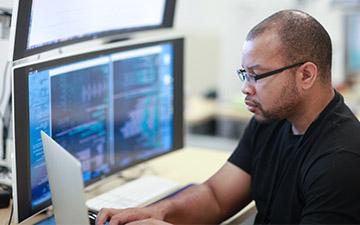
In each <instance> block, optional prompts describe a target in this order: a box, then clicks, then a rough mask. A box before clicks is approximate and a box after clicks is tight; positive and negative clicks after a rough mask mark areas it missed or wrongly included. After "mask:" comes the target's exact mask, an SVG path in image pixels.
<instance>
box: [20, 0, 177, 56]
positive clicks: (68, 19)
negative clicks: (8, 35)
mask: <svg viewBox="0 0 360 225" xmlns="http://www.w3.org/2000/svg"><path fill="white" fill-rule="evenodd" d="M17 1H18V8H17V14H16V17H17V19H16V27H15V40H14V50H13V59H14V60H17V59H21V58H24V57H27V56H29V55H33V54H37V53H40V52H43V51H47V50H50V49H54V48H58V47H61V46H64V45H68V44H72V43H77V42H80V41H84V40H89V39H94V38H98V37H105V36H110V35H115V34H124V35H125V36H127V35H129V33H131V32H135V31H143V30H150V29H158V28H165V27H171V26H172V25H173V20H174V11H175V2H176V0H103V1H98V0H51V1H49V0H35V1H34V0H17Z"/></svg>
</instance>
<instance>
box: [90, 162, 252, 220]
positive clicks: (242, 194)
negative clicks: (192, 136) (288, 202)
mask: <svg viewBox="0 0 360 225" xmlns="http://www.w3.org/2000/svg"><path fill="white" fill-rule="evenodd" d="M250 184H251V177H250V175H249V174H248V173H246V172H245V171H243V170H242V169H240V168H238V167H237V166H235V165H233V164H231V163H229V162H227V163H225V165H224V166H223V167H222V168H221V169H220V170H219V171H218V172H217V173H215V174H214V175H213V176H212V177H211V178H210V179H208V180H207V181H206V182H204V183H202V184H199V185H194V186H192V187H190V188H188V189H186V190H184V191H182V192H181V193H179V194H177V195H176V196H174V197H172V198H169V199H166V200H164V201H161V202H159V203H157V204H154V205H151V206H148V207H145V208H135V209H125V210H116V209H102V210H101V211H100V213H99V214H98V218H97V222H98V224H103V223H104V222H105V221H106V220H108V219H111V221H110V225H113V224H125V223H129V222H132V221H137V220H144V219H147V218H154V219H158V220H163V221H167V222H170V223H182V224H191V223H203V224H204V223H219V222H221V221H223V220H225V219H227V218H228V217H230V216H232V215H233V214H234V213H236V212H238V211H239V210H240V209H242V208H243V207H244V206H246V205H247V204H248V203H249V202H250V201H251V198H250Z"/></svg>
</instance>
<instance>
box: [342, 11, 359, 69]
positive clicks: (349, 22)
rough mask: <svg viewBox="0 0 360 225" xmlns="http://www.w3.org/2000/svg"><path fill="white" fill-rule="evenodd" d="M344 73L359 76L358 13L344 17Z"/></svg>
mask: <svg viewBox="0 0 360 225" xmlns="http://www.w3.org/2000/svg"><path fill="white" fill-rule="evenodd" d="M345 24H346V28H345V29H346V32H345V34H346V38H345V40H346V73H347V75H348V76H354V75H359V74H360V41H359V40H360V13H354V14H349V15H347V16H346V22H345Z"/></svg>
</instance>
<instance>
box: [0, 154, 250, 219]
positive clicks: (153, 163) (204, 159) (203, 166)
mask: <svg viewBox="0 0 360 225" xmlns="http://www.w3.org/2000/svg"><path fill="white" fill-rule="evenodd" d="M229 154H230V153H229V152H225V151H218V150H210V149H202V148H184V149H182V150H179V151H175V152H173V153H171V154H167V155H164V156H161V157H158V158H156V159H153V160H150V161H148V162H147V163H146V164H145V165H146V166H145V171H146V174H153V175H158V176H161V177H164V178H169V179H172V180H175V181H177V182H179V183H181V184H184V185H185V184H188V183H200V182H203V181H205V180H206V179H207V178H209V177H210V176H211V175H212V174H214V173H215V172H216V171H217V170H218V169H219V168H220V167H221V166H222V165H223V164H224V163H225V162H226V160H227V158H228V157H229ZM134 170H136V168H130V169H128V170H125V171H124V173H125V174H126V173H129V174H131V173H135V172H134ZM107 181H108V182H106V183H104V184H102V185H101V186H97V187H93V188H91V190H90V191H89V192H88V193H87V196H88V197H91V196H94V195H97V194H99V193H102V192H104V191H107V190H109V189H111V188H114V187H116V186H117V185H119V184H121V183H123V181H122V180H121V179H119V178H117V177H114V176H113V177H112V178H110V179H109V180H107ZM250 208H253V206H250ZM9 215H10V210H9V209H1V210H0V224H7V222H8V218H9ZM44 216H45V215H42V216H36V217H35V218H32V219H31V220H29V221H27V222H26V223H24V224H33V223H36V222H37V221H39V220H40V219H42V218H44Z"/></svg>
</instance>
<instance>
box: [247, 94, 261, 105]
mask: <svg viewBox="0 0 360 225" xmlns="http://www.w3.org/2000/svg"><path fill="white" fill-rule="evenodd" d="M245 102H251V103H252V104H254V105H255V106H259V105H260V104H259V102H257V101H255V100H252V99H250V97H249V96H246V97H245Z"/></svg>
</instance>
